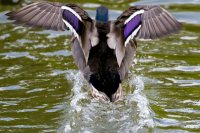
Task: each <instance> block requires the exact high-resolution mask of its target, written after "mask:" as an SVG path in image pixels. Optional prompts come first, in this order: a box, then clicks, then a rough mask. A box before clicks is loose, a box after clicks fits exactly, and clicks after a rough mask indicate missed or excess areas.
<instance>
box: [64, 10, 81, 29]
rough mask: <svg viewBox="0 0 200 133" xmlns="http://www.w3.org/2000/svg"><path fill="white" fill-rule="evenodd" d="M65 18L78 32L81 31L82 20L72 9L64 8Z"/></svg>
mask: <svg viewBox="0 0 200 133" xmlns="http://www.w3.org/2000/svg"><path fill="white" fill-rule="evenodd" d="M63 19H64V20H66V21H67V22H68V23H69V24H70V25H71V26H72V27H73V28H74V29H75V31H76V32H77V33H80V32H81V26H82V25H81V24H82V23H81V21H80V20H79V19H78V18H77V17H76V16H75V15H74V14H73V13H72V12H70V11H68V10H64V11H63Z"/></svg>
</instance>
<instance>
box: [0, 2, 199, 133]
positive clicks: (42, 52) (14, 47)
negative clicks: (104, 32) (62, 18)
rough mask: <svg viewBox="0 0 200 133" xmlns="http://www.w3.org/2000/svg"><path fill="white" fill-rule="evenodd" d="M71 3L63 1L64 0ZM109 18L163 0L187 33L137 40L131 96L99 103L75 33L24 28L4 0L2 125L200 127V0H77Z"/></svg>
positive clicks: (112, 129)
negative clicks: (77, 54)
mask: <svg viewBox="0 0 200 133" xmlns="http://www.w3.org/2000/svg"><path fill="white" fill-rule="evenodd" d="M57 1H60V2H66V1H64V0H57ZM68 2H73V3H76V4H79V5H80V6H81V7H82V8H84V9H85V10H87V11H88V12H89V14H90V15H91V16H92V17H94V15H95V9H96V7H98V6H100V5H106V6H107V7H109V9H110V19H115V18H116V17H117V16H119V15H120V13H122V11H123V10H125V9H127V8H128V7H129V6H134V5H141V4H145V5H149V4H153V5H155V4H159V5H162V6H163V7H164V8H165V9H167V10H168V11H170V12H171V13H172V14H173V15H174V16H175V17H176V18H177V19H178V20H179V21H181V22H182V23H183V29H182V31H181V33H180V34H178V35H173V36H170V37H168V38H164V39H160V40H155V41H138V49H137V58H136V59H135V60H134V64H133V66H132V68H131V71H130V77H129V79H128V80H127V81H125V82H124V83H123V88H124V91H125V93H124V98H125V99H124V101H123V102H120V103H118V104H104V103H99V102H98V101H96V100H95V99H93V98H92V97H91V94H90V90H89V88H88V86H87V83H86V82H85V81H84V80H83V78H82V75H81V74H80V72H79V71H78V70H77V67H76V66H75V64H74V62H73V59H72V56H71V50H70V49H71V47H70V45H71V44H70V38H71V34H70V32H68V31H67V32H55V31H49V30H41V29H33V28H24V27H21V26H15V25H13V24H12V22H11V21H8V20H7V19H6V16H5V13H7V12H8V11H10V10H15V9H17V8H19V7H21V5H23V4H24V2H22V3H21V4H18V5H2V4H1V5H0V132H2V133H7V132H13V133H14V132H16V133H18V132H24V133H31V132H33V133H36V132H41V133H46V132H59V133H62V132H74V133H77V132H83V133H97V132H105V133H106V132H107V133H108V132H109V133H116V132H118V133H121V132H124V133H129V132H131V133H132V132H141V133H143V132H155V133H160V132H170V133H171V132H181V133H182V132H183V133H184V132H200V0H139V1H136V0H98V1H97V0H89V1H82V0H74V1H68Z"/></svg>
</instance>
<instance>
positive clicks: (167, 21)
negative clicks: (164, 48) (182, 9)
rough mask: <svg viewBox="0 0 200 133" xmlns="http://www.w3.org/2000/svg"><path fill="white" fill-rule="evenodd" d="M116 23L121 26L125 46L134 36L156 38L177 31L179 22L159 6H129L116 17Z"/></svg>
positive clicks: (179, 25)
mask: <svg viewBox="0 0 200 133" xmlns="http://www.w3.org/2000/svg"><path fill="white" fill-rule="evenodd" d="M116 24H120V25H121V26H123V35H124V39H125V46H126V45H127V44H128V43H129V41H130V40H131V39H133V38H134V37H137V38H140V39H156V38H160V37H163V36H166V35H169V34H172V33H177V32H178V31H179V30H180V28H181V24H180V23H179V22H178V21H177V20H176V19H175V18H174V17H173V16H172V15H171V14H170V13H169V12H167V11H166V10H165V9H163V8H161V7H160V6H136V7H130V8H129V9H128V10H126V11H125V12H123V13H122V15H120V16H119V17H118V18H117V21H116Z"/></svg>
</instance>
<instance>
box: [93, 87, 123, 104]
mask: <svg viewBox="0 0 200 133" xmlns="http://www.w3.org/2000/svg"><path fill="white" fill-rule="evenodd" d="M90 85H91V87H92V96H93V97H95V98H97V99H99V100H101V101H104V102H113V103H115V102H118V101H120V100H122V99H123V91H122V86H121V84H119V87H118V89H117V91H116V92H115V93H114V94H113V95H112V96H111V97H108V96H107V95H106V94H105V93H104V92H101V91H98V90H97V89H96V88H95V87H94V86H93V85H92V84H90Z"/></svg>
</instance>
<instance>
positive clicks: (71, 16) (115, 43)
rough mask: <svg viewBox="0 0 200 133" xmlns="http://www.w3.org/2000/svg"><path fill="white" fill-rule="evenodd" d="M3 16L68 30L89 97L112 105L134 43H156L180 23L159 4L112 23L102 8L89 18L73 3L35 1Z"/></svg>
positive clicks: (119, 91) (119, 92)
mask: <svg viewBox="0 0 200 133" xmlns="http://www.w3.org/2000/svg"><path fill="white" fill-rule="evenodd" d="M7 15H8V16H9V19H12V20H16V22H17V23H22V24H25V25H29V26H32V27H34V26H36V27H42V28H45V29H53V30H67V29H70V30H71V31H72V32H73V33H74V37H73V39H72V53H73V57H74V61H75V64H76V65H77V66H78V68H79V69H80V71H81V72H82V74H83V76H84V78H85V79H86V80H87V81H88V83H89V85H90V86H91V88H92V95H93V96H94V97H97V98H99V99H100V100H103V101H111V102H116V101H118V100H120V99H121V98H122V96H123V93H122V87H121V83H122V82H123V80H124V79H125V78H126V76H127V74H128V71H129V68H130V66H131V64H132V60H133V58H134V55H135V52H136V48H137V43H136V40H135V39H136V38H142V39H156V38H160V37H163V36H165V35H169V34H172V33H176V32H177V31H179V30H180V23H179V22H178V21H176V20H175V19H174V18H173V16H171V15H170V14H169V13H168V12H167V11H166V10H164V9H163V8H161V7H159V6H137V7H130V8H129V9H128V10H126V11H125V12H123V13H122V14H121V15H120V16H119V17H118V18H117V19H116V20H114V21H109V17H108V9H107V8H106V7H99V8H97V11H96V19H95V20H93V19H91V18H90V17H89V15H88V14H87V12H85V11H84V10H83V9H81V8H80V7H78V6H77V5H74V4H61V3H52V2H38V3H33V4H30V5H27V6H25V7H23V8H21V9H19V10H18V11H12V12H10V13H8V14H7Z"/></svg>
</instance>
